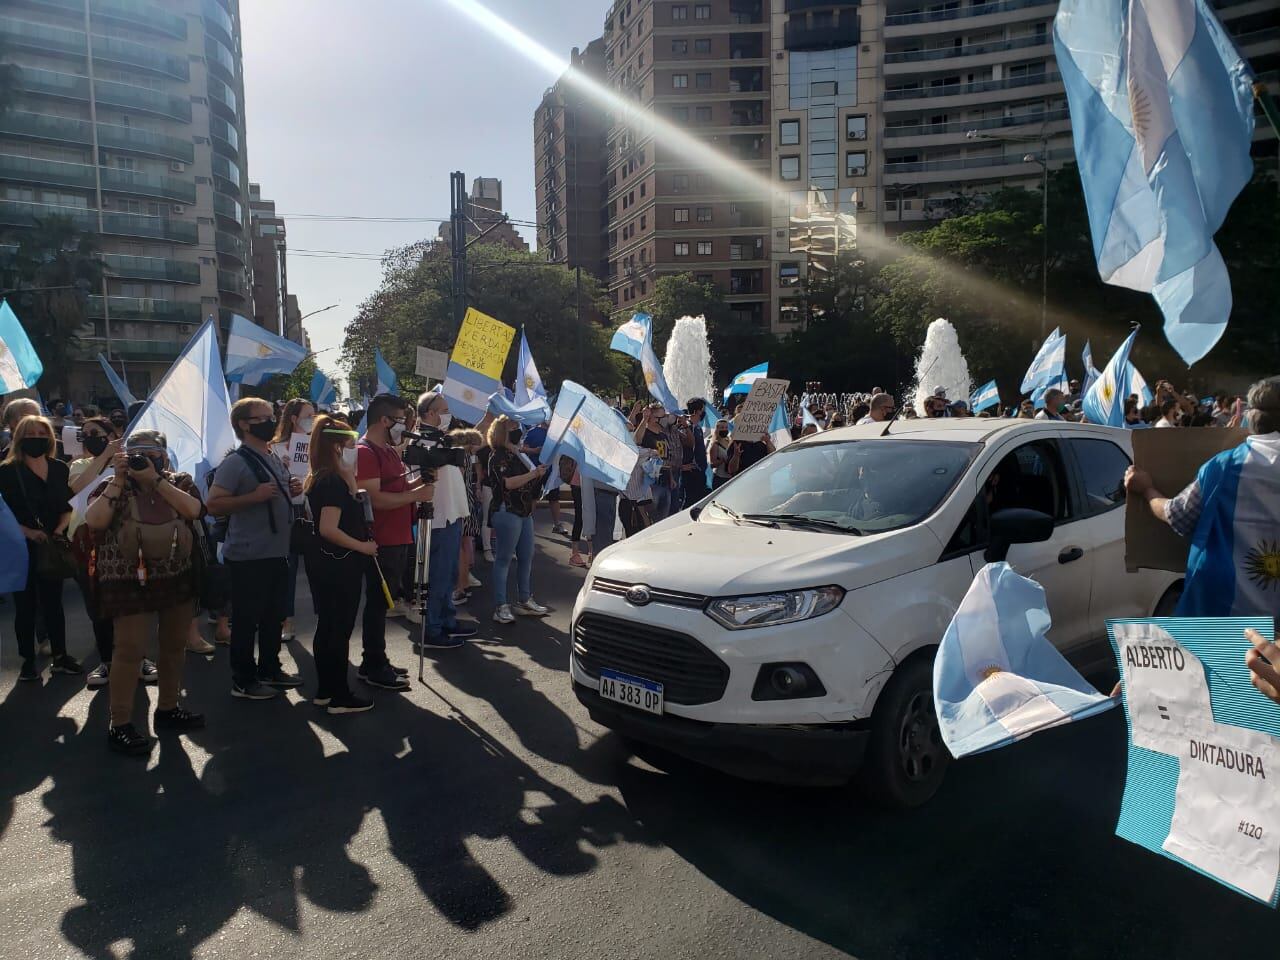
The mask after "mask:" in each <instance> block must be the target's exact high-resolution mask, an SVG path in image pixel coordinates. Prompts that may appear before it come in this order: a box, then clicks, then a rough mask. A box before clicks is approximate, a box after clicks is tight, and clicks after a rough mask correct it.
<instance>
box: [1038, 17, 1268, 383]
mask: <svg viewBox="0 0 1280 960" xmlns="http://www.w3.org/2000/svg"><path fill="white" fill-rule="evenodd" d="M1053 34H1054V46H1055V48H1056V50H1057V59H1058V69H1059V70H1060V71H1061V72H1062V82H1063V85H1064V86H1065V87H1066V90H1067V102H1068V105H1069V106H1070V108H1071V133H1072V136H1073V137H1074V139H1075V150H1076V160H1077V162H1078V163H1079V165H1080V181H1081V185H1082V186H1083V188H1084V197H1085V203H1086V206H1087V207H1088V211H1089V228H1090V233H1091V234H1092V236H1093V250H1094V255H1095V257H1096V259H1097V261H1098V273H1099V274H1100V275H1101V277H1102V279H1103V281H1104V282H1105V283H1110V284H1114V285H1115V286H1120V287H1128V288H1130V289H1132V290H1140V291H1143V292H1146V293H1150V294H1151V295H1152V296H1154V297H1155V299H1156V303H1157V304H1158V305H1159V306H1160V310H1161V312H1162V313H1163V314H1164V319H1165V327H1164V330H1165V336H1166V337H1168V339H1169V343H1170V344H1171V345H1172V346H1173V348H1174V349H1175V350H1177V351H1178V353H1179V354H1180V355H1181V356H1182V358H1183V360H1185V361H1186V362H1187V363H1188V364H1191V363H1195V362H1196V361H1197V360H1199V359H1200V358H1202V357H1203V356H1204V355H1205V354H1206V353H1208V352H1209V350H1210V349H1211V348H1212V347H1213V345H1214V344H1215V343H1217V341H1218V338H1219V337H1220V336H1221V335H1222V331H1223V330H1224V329H1225V328H1226V324H1227V317H1228V316H1229V314H1230V313H1231V284H1230V282H1229V280H1228V277H1227V268H1226V264H1225V263H1224V262H1223V260H1222V255H1221V254H1220V253H1219V252H1218V248H1217V247H1216V246H1215V245H1214V243H1213V235H1214V233H1216V232H1217V230H1218V228H1219V227H1221V226H1222V222H1223V220H1224V219H1225V218H1226V215H1227V211H1228V209H1229V208H1230V206H1231V203H1232V201H1233V200H1235V198H1236V195H1237V194H1239V192H1240V190H1241V189H1242V188H1243V187H1244V185H1245V184H1246V183H1248V182H1249V178H1250V177H1251V176H1252V175H1253V161H1252V159H1251V158H1250V156H1249V146H1250V143H1251V141H1252V139H1253V125H1254V120H1253V92H1252V89H1251V88H1252V83H1253V79H1254V78H1253V74H1252V71H1250V69H1249V66H1248V64H1247V63H1245V61H1244V60H1243V59H1242V58H1241V57H1240V54H1239V53H1238V52H1237V51H1236V48H1235V45H1234V44H1233V43H1232V41H1231V38H1230V37H1229V36H1228V35H1227V33H1226V31H1224V30H1223V29H1222V25H1221V24H1220V23H1219V22H1218V20H1217V17H1215V16H1214V14H1213V11H1212V10H1211V9H1210V7H1209V4H1208V3H1207V2H1205V0H1161V2H1159V3H1156V2H1155V0H1132V2H1125V0H1063V2H1062V3H1061V4H1060V5H1059V7H1058V14H1057V17H1056V18H1055V20H1054V29H1053Z"/></svg>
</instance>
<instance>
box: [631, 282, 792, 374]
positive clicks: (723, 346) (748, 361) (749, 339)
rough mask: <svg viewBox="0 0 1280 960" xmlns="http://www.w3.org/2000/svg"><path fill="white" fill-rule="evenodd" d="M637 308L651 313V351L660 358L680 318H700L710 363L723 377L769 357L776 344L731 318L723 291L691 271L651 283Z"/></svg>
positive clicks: (767, 335) (730, 310) (764, 333)
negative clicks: (704, 328)
mask: <svg viewBox="0 0 1280 960" xmlns="http://www.w3.org/2000/svg"><path fill="white" fill-rule="evenodd" d="M638 306H639V307H641V308H643V309H645V310H646V311H647V312H648V313H650V314H652V315H653V342H654V350H655V351H657V353H658V357H659V359H661V358H662V355H663V353H664V350H665V346H666V343H667V340H668V339H669V338H670V336H671V331H672V329H673V328H674V327H675V322H676V321H677V320H679V319H680V318H681V317H703V318H704V319H705V320H706V322H707V342H708V344H709V347H710V350H711V362H712V365H713V366H714V367H715V369H716V370H718V371H719V372H720V373H721V375H722V377H724V376H728V377H732V376H733V375H735V374H736V373H737V372H738V371H739V370H742V369H744V368H746V367H749V366H752V365H753V364H756V363H759V362H760V361H761V360H762V359H766V358H768V356H769V355H770V353H771V352H772V351H773V349H774V347H775V343H774V341H773V339H772V338H771V337H770V336H769V334H768V333H767V332H764V331H761V330H757V329H755V328H753V327H750V326H747V325H746V324H744V323H743V322H742V321H740V320H737V319H735V318H734V315H733V311H732V309H731V308H730V307H729V305H728V304H727V303H725V299H724V293H723V292H722V291H721V290H720V288H719V287H717V286H716V285H715V284H713V283H703V282H700V281H698V280H697V279H696V278H695V277H694V276H693V274H691V273H676V274H667V275H665V276H661V277H659V278H658V279H657V280H656V281H655V282H654V284H653V293H652V294H651V295H650V296H649V297H648V298H647V299H645V300H644V301H642V302H641V303H640V304H639V305H638Z"/></svg>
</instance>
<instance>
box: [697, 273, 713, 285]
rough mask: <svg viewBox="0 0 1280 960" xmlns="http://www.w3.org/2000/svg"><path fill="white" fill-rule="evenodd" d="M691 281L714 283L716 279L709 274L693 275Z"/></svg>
mask: <svg viewBox="0 0 1280 960" xmlns="http://www.w3.org/2000/svg"><path fill="white" fill-rule="evenodd" d="M693 281H694V283H715V282H716V278H715V277H714V276H713V275H712V274H710V273H695V274H694V275H693Z"/></svg>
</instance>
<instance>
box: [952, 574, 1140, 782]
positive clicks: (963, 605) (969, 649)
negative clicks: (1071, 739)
mask: <svg viewBox="0 0 1280 960" xmlns="http://www.w3.org/2000/svg"><path fill="white" fill-rule="evenodd" d="M1051 624H1052V621H1051V619H1050V616H1049V610H1048V607H1047V606H1046V605H1045V599H1044V587H1042V586H1040V584H1038V583H1036V582H1035V581H1034V580H1029V579H1027V578H1026V577H1023V576H1020V575H1018V574H1017V573H1015V572H1014V570H1013V568H1012V567H1010V566H1009V565H1008V564H1007V563H989V564H987V565H986V566H985V567H983V568H982V569H981V570H979V571H978V575H977V576H976V577H974V578H973V583H972V584H970V585H969V590H968V592H967V593H966V594H965V595H964V599H963V600H961V601H960V606H959V607H958V608H957V609H956V614H955V617H953V618H952V620H951V624H950V626H948V627H947V632H946V633H945V634H943V637H942V643H941V644H940V645H939V647H938V653H937V656H936V657H935V658H934V661H933V702H934V708H935V709H936V710H937V714H938V726H939V728H940V729H941V732H942V740H943V742H944V743H945V744H946V745H947V749H948V750H950V751H951V755H952V756H954V757H967V756H969V755H971V754H975V753H982V752H983V751H985V750H994V749H995V748H997V747H1003V746H1007V745H1008V744H1011V743H1014V742H1016V741H1018V740H1022V739H1024V738H1026V737H1029V736H1031V734H1033V733H1038V732H1039V731H1041V730H1047V729H1049V728H1050V727H1056V726H1060V725H1061V724H1064V723H1071V722H1073V721H1075V720H1083V719H1084V718H1085V717H1091V716H1093V715H1094V714H1096V713H1102V712H1103V711H1104V710H1110V709H1111V708H1112V707H1114V706H1115V705H1116V701H1114V700H1112V699H1111V698H1110V697H1108V696H1104V695H1103V694H1101V693H1099V692H1098V691H1097V690H1095V689H1093V687H1091V686H1090V685H1089V684H1088V682H1087V681H1086V680H1085V679H1084V677H1082V676H1080V674H1079V673H1077V672H1076V670H1075V669H1074V668H1073V667H1072V666H1071V665H1070V664H1069V663H1067V661H1066V660H1065V659H1064V658H1063V656H1062V654H1060V653H1059V652H1058V651H1057V650H1056V649H1055V648H1054V646H1053V644H1052V643H1050V642H1049V639H1048V637H1047V636H1046V634H1047V633H1048V632H1049V627H1050V626H1051Z"/></svg>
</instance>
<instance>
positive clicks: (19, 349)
mask: <svg viewBox="0 0 1280 960" xmlns="http://www.w3.org/2000/svg"><path fill="white" fill-rule="evenodd" d="M43 373H44V364H43V363H41V362H40V358H39V357H38V356H36V351H35V348H34V347H33V346H31V338H30V337H28V336H27V331H26V330H23V329H22V324H21V323H19V322H18V315H17V314H16V313H14V312H13V308H12V307H10V306H9V303H8V301H7V300H0V396H3V395H4V394H6V393H14V392H16V391H18V390H26V389H27V388H28V387H34V386H35V384H36V381H37V380H39V379H40V376H41V374H43ZM43 406H44V404H41V407H43Z"/></svg>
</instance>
